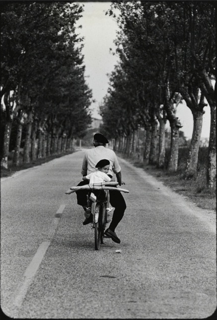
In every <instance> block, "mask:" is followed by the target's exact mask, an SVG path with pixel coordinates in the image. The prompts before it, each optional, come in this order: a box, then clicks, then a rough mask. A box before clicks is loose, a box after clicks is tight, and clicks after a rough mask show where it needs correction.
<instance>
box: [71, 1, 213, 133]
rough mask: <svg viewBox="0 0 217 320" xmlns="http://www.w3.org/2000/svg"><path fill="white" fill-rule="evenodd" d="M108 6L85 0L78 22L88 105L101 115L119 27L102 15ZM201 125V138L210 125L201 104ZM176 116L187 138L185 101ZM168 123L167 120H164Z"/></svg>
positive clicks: (188, 114)
mask: <svg viewBox="0 0 217 320" xmlns="http://www.w3.org/2000/svg"><path fill="white" fill-rule="evenodd" d="M109 8H110V2H85V3H84V12H83V13H82V15H83V17H82V18H80V19H79V21H78V24H79V25H82V28H81V29H78V30H77V33H79V34H80V35H81V36H82V37H84V48H83V51H82V53H83V55H84V64H85V66H86V71H85V76H86V82H87V84H88V85H89V88H90V89H92V93H93V99H95V100H96V102H95V103H93V104H92V105H91V108H90V109H91V111H92V116H93V117H95V118H98V119H101V116H100V115H99V113H98V111H99V104H100V103H101V102H102V101H103V97H104V96H105V95H106V93H107V89H108V87H109V84H108V83H109V77H108V76H107V74H110V73H111V72H112V71H113V70H114V66H115V65H116V64H117V61H118V60H117V59H118V58H117V56H114V55H112V54H111V53H110V50H109V49H110V48H112V49H115V45H114V43H113V42H114V40H115V38H116V32H117V30H118V27H117V23H116V21H115V19H114V18H112V17H110V16H109V15H105V12H106V11H107V9H109ZM204 111H205V114H204V117H203V128H202V134H201V138H209V128H210V108H209V106H207V107H205V108H204ZM177 117H179V119H180V121H181V124H182V126H183V127H182V128H181V130H182V131H184V134H185V136H186V138H188V139H190V138H191V136H192V132H193V117H192V113H191V111H190V109H189V108H188V107H187V106H186V104H185V102H184V103H181V104H179V106H178V108H177ZM167 125H168V126H169V124H167Z"/></svg>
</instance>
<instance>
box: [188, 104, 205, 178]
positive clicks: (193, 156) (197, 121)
mask: <svg viewBox="0 0 217 320" xmlns="http://www.w3.org/2000/svg"><path fill="white" fill-rule="evenodd" d="M192 114H193V119H194V122H193V126H194V127H193V134H192V138H191V144H190V148H189V152H188V158H187V163H186V169H185V177H186V178H192V177H194V175H195V174H196V173H197V165H198V153H199V148H200V138H201V132H202V125H203V114H204V112H203V111H199V110H197V111H194V110H192Z"/></svg>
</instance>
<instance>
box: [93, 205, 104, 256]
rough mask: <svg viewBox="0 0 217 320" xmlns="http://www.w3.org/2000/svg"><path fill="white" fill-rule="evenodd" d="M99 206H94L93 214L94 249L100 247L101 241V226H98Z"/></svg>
mask: <svg viewBox="0 0 217 320" xmlns="http://www.w3.org/2000/svg"><path fill="white" fill-rule="evenodd" d="M99 210H100V208H99V206H96V209H95V214H94V216H93V226H94V244H95V250H99V249H100V243H101V236H102V232H101V227H100V212H99Z"/></svg>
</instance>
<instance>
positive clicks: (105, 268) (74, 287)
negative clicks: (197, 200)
mask: <svg viewBox="0 0 217 320" xmlns="http://www.w3.org/2000/svg"><path fill="white" fill-rule="evenodd" d="M82 157H83V152H82V151H78V152H75V153H74V154H72V155H67V156H64V157H62V158H59V159H55V160H53V161H51V162H49V163H46V164H43V165H41V166H38V167H34V168H31V169H28V170H25V171H21V172H18V173H16V174H15V175H13V176H12V177H8V178H3V179H1V308H2V310H3V312H4V313H5V314H6V315H7V316H8V317H11V318H21V319H23V318H38V319H46V318H49V319H60V318H61V319H73V318H75V319H78V318H101V319H102V318H104V319H106V318H107V319H108V318H111V319H114V318H115V319H116V318H120V319H126V318H130V319H132V318H133V319H135V318H142V319H162V318H166V319H174V318H176V319H177V318H182V319H190V318H194V319H195V318H196V319H199V318H206V317H209V316H211V315H212V314H213V313H214V311H215V310H216V221H215V212H212V211H207V210H202V209H200V208H197V207H196V206H195V205H194V204H193V203H191V202H189V201H188V200H187V199H185V198H184V197H182V196H180V195H178V194H176V193H174V192H172V191H171V190H170V189H169V188H167V187H165V186H164V185H163V184H162V183H161V182H159V181H157V180H156V179H155V178H153V177H151V176H150V175H147V174H146V173H145V172H144V171H143V170H142V169H139V168H134V167H133V166H132V165H130V164H129V163H128V162H126V161H125V160H121V159H120V164H121V167H122V175H123V180H124V181H125V183H126V185H125V186H123V187H124V188H126V189H128V190H129V191H130V193H129V194H124V197H125V200H126V203H127V209H126V212H125V215H124V218H123V220H122V221H121V222H120V224H119V225H118V227H117V229H116V232H117V235H118V236H119V237H120V239H121V243H120V244H117V243H115V242H113V241H112V240H111V239H106V240H105V244H103V246H102V247H101V249H100V250H99V251H95V250H94V233H93V229H91V226H90V225H87V226H83V225H82V221H83V219H84V215H83V209H82V208H81V207H79V206H78V205H77V203H76V196H75V194H72V195H66V194H65V191H66V190H67V189H68V188H69V187H70V186H73V185H76V184H77V183H78V182H79V181H80V179H81V174H80V171H81V161H82ZM117 250H119V252H117Z"/></svg>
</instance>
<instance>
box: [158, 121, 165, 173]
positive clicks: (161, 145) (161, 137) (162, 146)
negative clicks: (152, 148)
mask: <svg viewBox="0 0 217 320" xmlns="http://www.w3.org/2000/svg"><path fill="white" fill-rule="evenodd" d="M159 122H160V128H159V148H158V161H157V167H158V168H164V164H165V126H166V120H165V119H159Z"/></svg>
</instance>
